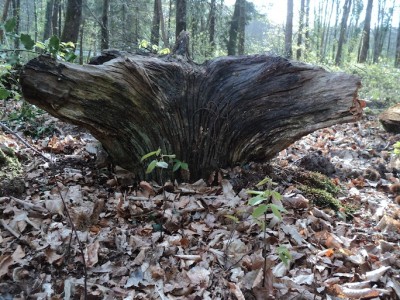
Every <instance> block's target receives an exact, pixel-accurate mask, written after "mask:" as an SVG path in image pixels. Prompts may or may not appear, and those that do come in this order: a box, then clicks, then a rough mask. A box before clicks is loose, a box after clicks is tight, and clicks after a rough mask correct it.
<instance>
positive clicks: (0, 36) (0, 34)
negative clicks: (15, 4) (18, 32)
mask: <svg viewBox="0 0 400 300" xmlns="http://www.w3.org/2000/svg"><path fill="white" fill-rule="evenodd" d="M10 4H11V0H6V2H4V7H3V15H2V17H1V22H2V23H5V22H6V20H7V16H8V10H9V8H10ZM3 39H4V31H3V29H0V42H1V43H2V42H3Z"/></svg>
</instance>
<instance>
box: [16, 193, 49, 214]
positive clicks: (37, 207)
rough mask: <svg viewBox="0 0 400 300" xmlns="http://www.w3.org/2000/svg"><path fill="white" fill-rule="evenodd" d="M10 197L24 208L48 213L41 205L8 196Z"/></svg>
mask: <svg viewBox="0 0 400 300" xmlns="http://www.w3.org/2000/svg"><path fill="white" fill-rule="evenodd" d="M10 198H11V199H12V200H14V201H15V202H17V203H19V204H22V205H23V206H24V207H25V208H26V209H30V210H34V211H37V212H40V213H48V210H47V209H45V208H44V207H42V206H39V205H35V204H32V203H29V202H25V201H24V200H20V199H18V198H15V197H13V196H10Z"/></svg>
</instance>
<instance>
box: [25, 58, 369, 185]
mask: <svg viewBox="0 0 400 300" xmlns="http://www.w3.org/2000/svg"><path fill="white" fill-rule="evenodd" d="M21 85H22V90H23V95H24V98H25V99H26V100H27V101H29V102H31V103H33V104H35V105H37V106H39V107H41V108H43V109H44V110H46V111H48V112H49V113H50V114H52V115H53V116H56V117H58V118H60V119H61V120H64V121H67V122H70V123H73V124H77V125H80V126H82V127H85V128H87V129H88V130H89V131H90V132H91V133H92V134H93V135H94V136H95V137H96V138H97V139H98V140H99V141H100V142H101V143H102V144H103V146H104V148H105V149H106V150H107V151H108V153H109V154H110V156H111V158H112V160H113V161H114V162H115V163H116V164H118V165H120V166H122V167H124V168H126V169H129V170H133V171H135V172H137V173H140V172H143V171H142V170H143V165H142V163H141V162H140V158H141V156H142V155H144V154H146V153H148V152H150V151H154V150H156V149H158V148H159V147H161V149H162V150H163V152H164V153H174V154H176V155H177V158H179V159H180V160H182V161H186V162H188V163H189V167H190V172H191V178H192V179H198V177H200V176H205V175H207V173H208V172H210V170H213V169H215V168H220V167H227V166H233V165H235V164H240V163H244V162H249V161H257V162H260V161H265V160H267V159H270V158H272V157H273V156H274V155H275V154H276V153H278V152H279V151H281V150H283V149H284V148H286V147H287V146H289V145H290V144H292V143H293V142H294V141H296V140H298V139H299V138H301V137H302V136H304V135H306V134H308V133H310V132H313V131H315V130H317V129H320V128H323V127H327V126H331V125H333V124H337V123H344V122H353V121H355V120H357V119H359V117H360V115H361V113H362V108H361V106H360V103H359V101H358V99H357V90H358V89H359V87H360V81H359V78H358V77H356V76H353V75H347V74H344V73H330V72H327V71H325V70H324V69H322V68H319V67H315V66H311V65H308V64H304V63H299V62H295V61H290V60H287V59H284V58H281V57H276V56H268V55H252V56H240V57H220V58H216V59H213V60H211V61H208V62H205V63H204V64H202V65H197V64H195V63H193V62H191V61H190V60H188V59H186V58H185V57H182V56H179V55H168V56H164V57H151V56H142V55H134V54H128V53H122V52H118V51H109V52H105V53H104V54H103V55H102V56H100V57H99V58H97V59H95V60H94V61H93V64H92V65H83V66H81V65H76V64H70V63H66V62H60V61H55V60H54V59H51V58H49V57H46V56H40V57H38V58H35V59H33V60H31V61H29V62H28V63H27V64H26V65H25V66H24V69H23V72H22V77H21Z"/></svg>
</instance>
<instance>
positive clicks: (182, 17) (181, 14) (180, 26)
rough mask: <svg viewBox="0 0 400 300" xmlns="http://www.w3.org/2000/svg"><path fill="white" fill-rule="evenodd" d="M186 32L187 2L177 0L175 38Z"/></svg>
mask: <svg viewBox="0 0 400 300" xmlns="http://www.w3.org/2000/svg"><path fill="white" fill-rule="evenodd" d="M184 30H186V0H176V27H175V37H178V36H179V34H180V33H181V32H182V31H184Z"/></svg>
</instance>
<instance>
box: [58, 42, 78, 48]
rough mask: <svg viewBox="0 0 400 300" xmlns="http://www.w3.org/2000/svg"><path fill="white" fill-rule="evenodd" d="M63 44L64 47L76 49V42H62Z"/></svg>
mask: <svg viewBox="0 0 400 300" xmlns="http://www.w3.org/2000/svg"><path fill="white" fill-rule="evenodd" d="M61 46H62V47H63V48H71V49H75V44H74V43H73V42H67V43H66V42H62V43H61Z"/></svg>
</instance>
